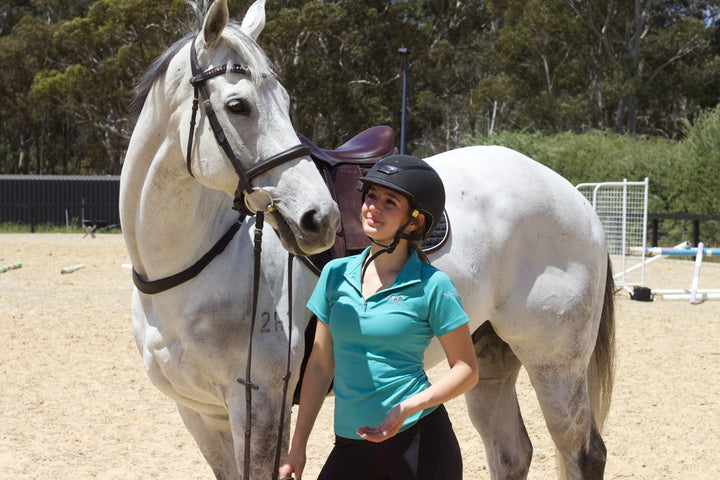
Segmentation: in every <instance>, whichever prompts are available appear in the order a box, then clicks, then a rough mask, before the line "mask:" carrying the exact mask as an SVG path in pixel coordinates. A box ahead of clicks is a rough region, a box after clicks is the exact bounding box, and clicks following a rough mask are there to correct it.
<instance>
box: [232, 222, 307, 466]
mask: <svg viewBox="0 0 720 480" xmlns="http://www.w3.org/2000/svg"><path fill="white" fill-rule="evenodd" d="M264 218H265V214H264V213H263V212H261V211H259V212H257V213H256V214H255V236H254V254H255V255H254V257H255V262H254V268H253V298H252V315H251V321H250V336H249V338H250V340H249V341H248V349H247V361H246V363H245V378H238V379H237V382H238V383H239V384H241V385H243V386H244V387H245V449H244V459H243V479H244V480H249V478H250V442H251V437H252V392H253V390H259V389H260V387H259V386H258V385H257V384H256V383H254V382H253V381H252V376H251V374H252V348H253V333H254V332H255V319H256V318H257V300H258V290H259V288H260V261H261V258H262V255H261V254H262V236H263V226H264V221H265V220H264ZM294 258H295V256H294V255H293V254H292V253H288V349H287V366H286V372H285V374H284V375H283V377H282V378H283V395H282V403H281V404H280V422H279V425H278V436H277V442H276V444H275V461H274V463H273V472H272V478H273V480H277V478H278V475H279V472H278V470H279V468H280V451H281V449H282V434H283V430H284V426H285V404H286V402H287V390H288V384H289V383H290V376H291V375H292V372H291V371H290V361H291V358H292V322H293V318H292V309H293V304H292V271H293V270H292V266H293V259H294Z"/></svg>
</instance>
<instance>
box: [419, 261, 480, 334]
mask: <svg viewBox="0 0 720 480" xmlns="http://www.w3.org/2000/svg"><path fill="white" fill-rule="evenodd" d="M430 283H431V285H432V287H431V291H430V292H429V296H428V297H429V301H430V305H429V316H428V322H429V323H430V328H432V330H433V333H434V334H435V336H437V337H442V336H443V335H445V334H446V333H449V332H451V331H453V330H455V329H456V328H457V327H459V326H461V325H464V324H466V323H468V322H469V321H470V319H469V318H468V316H467V313H465V309H464V308H463V306H462V301H461V300H460V294H459V293H458V291H457V289H456V288H455V285H454V284H453V282H452V280H450V277H448V276H447V275H446V274H445V273H443V272H441V271H439V270H437V271H435V273H434V274H433V275H432V282H430Z"/></svg>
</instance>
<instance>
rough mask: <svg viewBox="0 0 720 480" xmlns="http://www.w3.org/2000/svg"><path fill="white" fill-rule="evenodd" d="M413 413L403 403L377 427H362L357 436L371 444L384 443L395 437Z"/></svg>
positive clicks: (394, 408)
mask: <svg viewBox="0 0 720 480" xmlns="http://www.w3.org/2000/svg"><path fill="white" fill-rule="evenodd" d="M411 413H412V412H411V411H410V409H408V408H407V407H405V406H404V405H403V404H402V403H400V404H398V405H395V406H394V407H393V409H392V410H390V413H388V414H387V416H386V417H385V420H383V421H382V423H381V424H380V425H378V426H377V427H360V428H358V429H357V434H358V435H360V436H361V437H362V438H364V439H365V440H368V441H370V442H376V443H378V442H384V441H385V440H387V439H388V438H391V437H393V436H395V434H396V433H398V432H399V431H400V428H401V427H402V426H403V423H405V420H406V419H407V418H408V417H409V416H410V414H411Z"/></svg>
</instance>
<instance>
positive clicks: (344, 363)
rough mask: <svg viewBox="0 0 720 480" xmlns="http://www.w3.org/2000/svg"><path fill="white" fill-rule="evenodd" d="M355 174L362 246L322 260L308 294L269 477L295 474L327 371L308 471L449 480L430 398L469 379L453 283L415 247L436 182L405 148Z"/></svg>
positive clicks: (465, 334)
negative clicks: (300, 374) (286, 433)
mask: <svg viewBox="0 0 720 480" xmlns="http://www.w3.org/2000/svg"><path fill="white" fill-rule="evenodd" d="M360 180H361V182H362V184H363V192H364V201H363V206H362V225H363V230H364V232H365V234H366V235H367V236H368V237H370V239H371V240H372V245H371V246H370V247H368V248H367V249H366V250H365V251H364V252H362V253H361V254H359V255H357V256H354V257H348V258H343V259H338V260H333V261H332V262H330V263H328V264H327V265H326V267H325V268H324V269H323V271H322V274H321V275H320V279H319V281H318V283H317V286H316V288H315V291H314V292H313V295H312V296H311V298H310V300H309V302H308V308H309V309H310V310H311V311H312V312H313V313H315V314H316V315H317V318H318V320H319V322H318V325H317V331H316V334H315V340H314V346H313V351H312V354H311V355H310V359H309V361H308V365H307V368H306V370H305V377H304V380H303V383H302V392H301V396H300V406H299V411H298V418H297V422H296V427H295V433H294V435H293V439H292V442H291V445H290V452H289V454H288V457H287V459H286V460H285V463H284V464H283V465H282V467H281V468H280V472H279V473H280V476H281V477H289V476H290V475H292V474H294V475H295V479H296V480H301V479H302V472H303V469H304V467H305V461H306V447H307V441H308V437H309V435H310V431H311V430H312V427H313V424H314V423H315V419H316V417H317V415H318V412H319V411H320V408H321V406H322V403H323V400H324V398H325V395H326V392H327V391H328V388H329V386H330V383H331V381H332V380H333V378H334V379H335V380H334V385H333V389H334V393H335V447H334V448H333V450H332V452H331V453H330V456H329V457H328V459H327V461H326V463H325V465H324V467H323V469H322V472H321V473H320V476H319V477H318V479H319V480H341V479H342V480H352V479H358V480H360V479H362V480H374V479H377V480H380V479H383V480H384V479H389V480H413V479H418V480H419V479H427V480H457V479H461V478H462V459H461V457H460V448H459V446H458V443H457V439H456V438H455V434H454V432H453V430H452V426H451V424H450V420H449V419H448V416H447V412H446V411H445V408H444V407H443V406H442V404H443V402H446V401H448V400H450V399H452V398H454V397H456V396H458V395H461V394H463V393H465V392H466V391H468V390H469V389H470V388H472V387H473V386H474V385H475V383H476V382H477V375H478V374H477V362H476V359H475V352H474V349H473V345H472V341H471V338H470V331H469V329H468V326H467V322H468V318H467V315H466V314H465V311H464V310H463V308H462V305H461V303H460V298H459V296H458V293H457V291H456V290H455V287H454V285H453V284H452V282H451V280H450V279H449V278H448V277H447V275H445V274H444V273H442V272H441V271H439V270H437V269H436V268H434V267H432V266H431V265H429V264H428V263H426V262H424V261H422V260H421V259H420V257H419V256H418V253H419V244H420V241H422V239H423V238H425V236H426V235H428V234H429V233H430V232H432V230H433V229H434V228H435V226H436V225H437V223H438V221H439V219H440V215H441V214H442V212H443V208H444V204H445V190H444V188H443V185H442V181H441V180H440V177H439V176H438V175H437V173H436V172H435V171H434V170H433V169H432V168H431V167H430V166H429V165H428V164H427V163H425V162H424V161H422V160H420V159H419V158H415V157H411V156H408V155H393V156H390V157H386V158H384V159H382V160H381V161H380V162H378V163H377V164H376V165H375V166H374V167H373V168H372V169H371V170H370V171H369V172H368V174H367V175H366V176H364V177H362V178H361V179H360ZM423 258H424V256H423ZM434 336H437V337H438V338H439V339H440V343H441V344H442V347H443V349H444V351H445V355H446V357H447V360H448V363H449V365H450V369H449V370H448V371H447V372H446V373H445V374H444V375H443V376H442V377H441V378H440V379H439V380H438V381H437V382H436V383H434V384H431V383H430V382H429V381H428V378H427V375H426V373H425V371H424V368H423V356H424V352H425V349H426V348H427V346H428V344H429V343H430V340H431V339H432V338H433V337H434Z"/></svg>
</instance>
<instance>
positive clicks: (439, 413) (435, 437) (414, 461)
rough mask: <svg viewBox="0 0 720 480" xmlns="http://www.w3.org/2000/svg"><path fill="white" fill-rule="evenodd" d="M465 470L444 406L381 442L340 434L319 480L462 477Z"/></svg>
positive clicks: (440, 479)
mask: <svg viewBox="0 0 720 480" xmlns="http://www.w3.org/2000/svg"><path fill="white" fill-rule="evenodd" d="M462 473H463V466H462V457H461V455H460V446H459V445H458V442H457V438H456V437H455V432H453V429H452V425H451V423H450V418H448V415H447V411H446V410H445V407H443V406H442V405H441V406H440V407H438V408H437V409H436V410H435V411H434V412H432V413H431V414H430V415H428V416H427V417H425V418H423V419H422V420H420V421H419V422H418V423H417V424H415V425H414V426H412V427H411V428H409V429H407V430H405V431H403V432H400V433H398V434H397V435H395V436H394V437H392V438H390V439H388V440H386V441H384V442H381V443H374V442H368V441H366V440H359V439H358V440H351V439H347V438H342V437H337V436H336V437H335V447H334V448H333V450H332V451H331V452H330V456H329V457H328V459H327V461H326V462H325V466H324V467H323V469H322V471H321V472H320V476H319V477H318V480H461V479H462Z"/></svg>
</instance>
